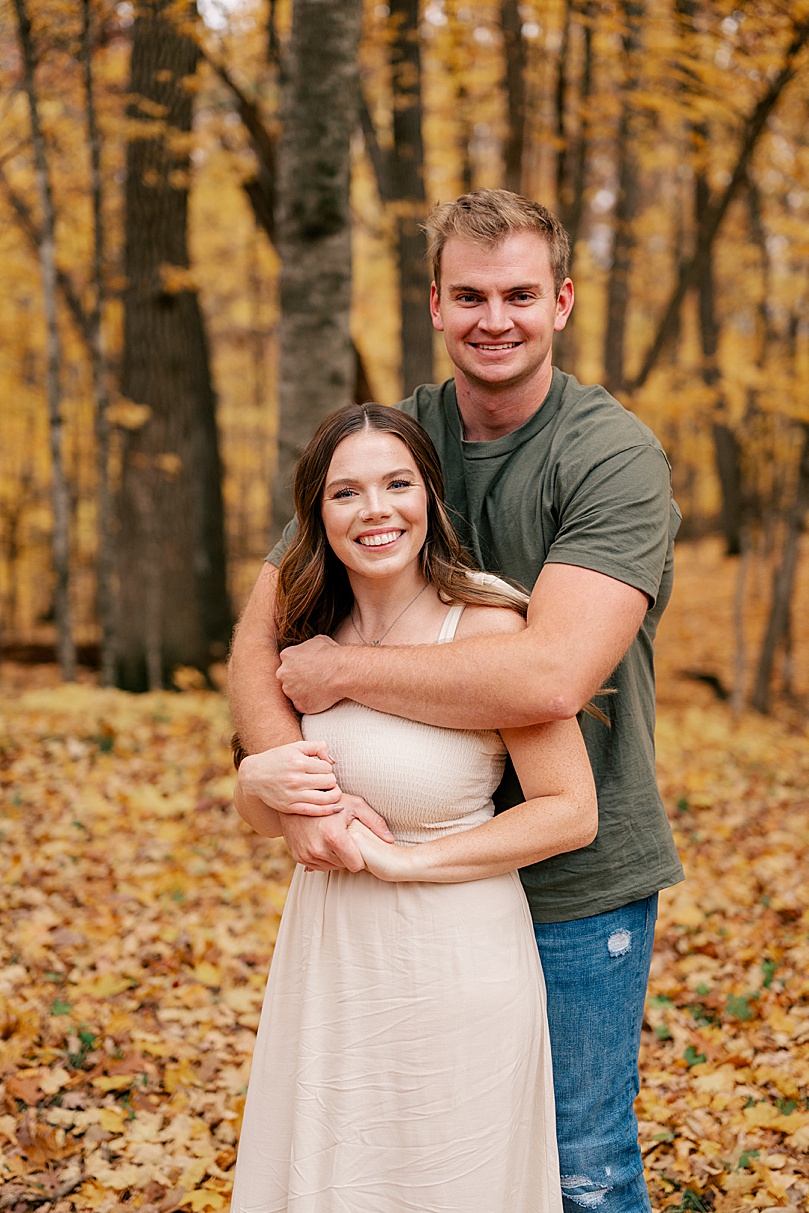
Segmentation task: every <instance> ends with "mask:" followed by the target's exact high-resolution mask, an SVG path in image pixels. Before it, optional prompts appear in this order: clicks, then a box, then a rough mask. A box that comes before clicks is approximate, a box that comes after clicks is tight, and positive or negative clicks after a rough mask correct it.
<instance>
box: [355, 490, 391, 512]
mask: <svg viewBox="0 0 809 1213" xmlns="http://www.w3.org/2000/svg"><path fill="white" fill-rule="evenodd" d="M389 513H390V506H389V504H388V502H387V500H386V498H385V495H384V493H380V492H377V491H375V490H374V491H371V492H370V493H368V494H367V496H366V498H365V501H364V503H363V507H362V509H361V510H360V517H361V518H379V517H380V516H381V515H385V514H389Z"/></svg>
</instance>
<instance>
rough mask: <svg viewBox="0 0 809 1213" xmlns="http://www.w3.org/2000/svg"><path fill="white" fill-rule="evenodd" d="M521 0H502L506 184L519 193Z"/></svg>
mask: <svg viewBox="0 0 809 1213" xmlns="http://www.w3.org/2000/svg"><path fill="white" fill-rule="evenodd" d="M522 24H523V19H522V15H521V13H520V6H519V3H518V0H501V4H500V27H501V29H502V31H503V49H504V52H505V89H506V105H507V109H508V125H507V135H506V143H505V148H504V149H503V161H504V165H503V184H504V186H505V188H506V189H507V190H513V191H514V193H515V194H519V193H520V192H521V191H522V189H523V155H524V152H525V112H526V106H525V71H526V60H527V55H526V53H525V39H524V38H523V34H522Z"/></svg>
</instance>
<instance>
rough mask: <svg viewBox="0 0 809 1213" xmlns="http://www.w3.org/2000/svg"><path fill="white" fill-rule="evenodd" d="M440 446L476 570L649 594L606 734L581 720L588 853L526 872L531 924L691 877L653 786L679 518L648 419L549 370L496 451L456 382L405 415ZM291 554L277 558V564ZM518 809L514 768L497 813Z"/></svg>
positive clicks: (603, 704)
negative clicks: (659, 635) (660, 646)
mask: <svg viewBox="0 0 809 1213" xmlns="http://www.w3.org/2000/svg"><path fill="white" fill-rule="evenodd" d="M399 407H401V408H402V409H404V411H405V412H407V413H410V414H411V415H412V416H414V417H417V418H418V420H419V421H420V422H421V423H422V425H424V426H425V428H426V429H427V430H428V432H429V434H430V437H431V438H432V440H433V442H434V443H435V445H436V447H437V449H438V453H439V456H440V458H441V465H442V468H443V470H444V477H445V499H446V503H447V506H448V508H449V510H450V513H451V517H452V521H453V522H454V524H455V526H456V528H457V530H458V532H459V534H460V536H461V538H462V540H463V542H464V544H465V545H466V547H467V548H468V549H469V551H470V552H471V553H472V554H473V555H474V557H475V558H476V560H477V562H478V564H479V565H480V567H481V568H482V569H485V570H486V571H488V572H491V573H498V574H503V575H505V576H507V577H510V578H512V579H514V580H516V581H518V582H520V583H521V584H522V585H524V586H526V587H527V588H528V589H530V588H531V587H532V586H533V585H534V582H535V581H536V579H537V577H538V576H539V573H540V570H541V569H542V566H543V565H544V564H545V562H546V561H553V562H556V563H561V564H570V565H576V566H579V567H581V568H586V569H592V570H594V571H596V572H599V573H604V574H606V575H607V576H608V577H614V578H616V579H617V580H618V581H623V582H625V583H626V584H628V585H632V586H634V587H636V588H637V589H639V590H642V591H643V593H644V594H646V595H647V597H648V599H649V603H650V606H649V610H648V611H647V614H646V617H645V620H644V623H643V626H642V628H641V630H640V632H639V634H638V636H637V638H636V639H635V640H634V641H633V643H632V645H631V646H630V648H629V650H628V652H627V653H626V655H625V656H624V658H623V660H622V661H621V663H620V665H619V666H618V667H617V669H616V670H615V671H614V672H613V674H612V675H611V677H610V678H609V679H608V681H607V685H608V686H610V687H613V688H614V689H615V692H616V693H615V694H613V695H605V696H603V697H601V698H599V699H598V701H597V702H598V706H599V707H600V708H601V709H602V710H603V711H604V712H605V713H606V714H607V715H608V716H609V718H610V725H609V726H607V725H605V724H604V723H602V722H601V721H599V720H596V719H593V718H592V717H590V716H588V715H586V714H584V713H582V714H580V717H579V723H580V725H581V729H582V733H583V734H584V739H585V743H586V746H587V752H588V754H589V757H590V762H591V764H592V768H593V774H594V777H595V783H596V788H597V790H598V809H599V827H598V835H597V837H596V839H595V841H594V842H592V843H591V844H590V846H588V847H584V848H582V849H581V850H578V851H571V852H568V853H567V854H564V855H557V856H554V857H553V858H551V859H547V860H545V861H544V862H542V863H538V864H533V865H531V866H530V867H527V868H523V869H522V871H521V872H520V875H521V877H522V882H523V886H524V888H525V892H526V895H527V897H528V901H529V904H530V907H531V913H532V917H533V920H534V921H535V922H564V921H568V920H571V919H576V918H586V917H588V916H590V915H592V914H599V913H602V912H604V911H607V910H613V909H617V908H618V907H620V906H622V905H627V904H628V903H629V902H631V901H635V900H637V899H638V898H640V897H648V896H649V895H650V894H652V893H655V892H657V891H658V890H660V889H663V888H667V887H668V886H669V885H672V884H676V883H677V882H678V881H680V880H682V879H683V870H682V866H681V864H680V860H679V857H678V855H677V850H676V848H675V846H674V840H673V838H672V835H671V829H670V827H669V824H668V820H667V818H666V814H665V810H664V808H663V804H662V801H661V799H660V794H659V791H658V788H657V780H656V777H655V759H654V724H655V682H654V663H653V647H652V646H653V641H654V636H655V632H656V630H657V625H658V622H659V620H660V616H661V615H662V613H663V610H664V609H665V607H666V604H667V602H668V600H669V598H670V596H671V589H672V579H673V541H674V536H675V535H676V533H677V528H678V526H679V523H680V513H679V511H678V509H677V506H676V504H675V503H674V501H673V499H672V495H671V476H670V468H669V465H668V462H667V460H666V457H665V454H664V453H663V450H662V448H661V446H660V443H659V442H658V441H657V439H656V438H655V436H654V435H653V434H652V432H651V430H649V429H648V428H647V427H646V426H645V425H643V423H642V422H641V421H639V420H638V418H637V417H635V416H634V415H633V414H632V413H630V412H628V411H627V410H626V409H624V408H623V407H622V406H621V405H620V404H619V403H618V402H617V401H616V400H615V399H613V397H611V396H610V395H609V394H608V393H607V392H606V391H605V390H604V389H603V388H601V387H583V386H582V385H581V384H580V383H578V381H577V380H576V379H574V378H573V376H571V375H566V374H564V373H563V372H561V371H559V370H556V369H554V372H553V379H552V383H551V387H550V390H549V392H548V395H547V396H546V398H545V400H544V401H543V402H542V404H541V406H540V407H539V408H538V409H537V411H536V413H534V415H533V416H532V417H530V418H529V420H528V421H526V422H525V424H524V425H522V426H521V427H520V428H519V429H517V430H514V431H513V432H512V433H510V434H506V435H505V436H504V437H502V438H495V439H493V440H491V441H489V442H467V441H465V440H464V437H463V426H462V423H461V417H460V413H459V411H458V403H457V398H456V394H455V384H454V381H453V380H447V382H446V383H444V384H442V385H441V386H435V385H427V386H423V387H420V388H417V389H416V391H415V393H414V394H413V396H411V397H410V398H409V399H407V400H405V401H403V402H402V404H401V405H400V406H399ZM285 546H286V544H285V543H284V541H282V542H281V544H278V545H276V547H275V548H274V549H273V551H272V552H271V553H270V556H269V559H270V560H271V561H272V562H273V563H276V564H277V563H278V561H279V560H280V558H281V555H282V554H283V551H284V548H285ZM520 799H522V795H521V793H520V789H519V784H518V783H517V781H516V778H515V776H514V773H513V770H512V769H509V770H507V772H506V776H505V778H504V781H503V784H502V785H501V788H500V791H499V793H498V798H497V802H498V809H504V808H507V807H509V806H510V805H511V804H515V803H517V802H518V801H519V800H520Z"/></svg>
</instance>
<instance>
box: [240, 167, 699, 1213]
mask: <svg viewBox="0 0 809 1213" xmlns="http://www.w3.org/2000/svg"><path fill="white" fill-rule="evenodd" d="M427 233H428V237H429V239H430V256H431V259H432V264H433V271H434V281H433V285H432V288H431V296H430V309H431V313H432V318H433V324H434V326H435V328H437V329H439V330H440V331H441V332H442V333H443V335H444V340H445V343H446V346H447V350H448V353H449V355H450V357H451V359H452V362H453V364H454V368H455V369H454V376H453V378H452V379H451V380H448V381H447V382H446V383H445V384H443V385H442V386H439V387H436V386H425V387H421V388H419V389H417V391H416V392H415V393H414V395H413V396H412V397H411V398H410V399H408V400H406V401H404V402H403V403H402V404H401V405H400V406H399V408H398V409H387V408H382V407H380V406H377V405H352V406H348V407H347V408H345V409H341V410H339V411H338V412H337V413H335V414H332V415H331V416H330V417H328V418H326V420H325V421H324V422H323V423H322V425H321V426H320V427H319V429H318V431H317V433H316V434H315V436H314V438H313V439H312V441H311V442H310V444H309V446H308V447H307V448H306V450H305V451H304V454H303V456H302V458H301V460H300V462H299V464H298V467H297V470H296V475H295V486H294V488H295V505H296V512H297V527H290V528H288V531H287V532H286V533H285V537H284V539H283V540H282V542H281V543H280V544H279V545H277V546H276V548H274V549H273V551H272V553H271V554H270V557H269V559H268V563H267V564H266V565H265V568H264V570H263V571H262V574H261V576H260V577H259V580H258V582H257V585H256V587H255V589H254V591H253V594H252V596H251V599H250V602H249V604H248V606H247V608H246V611H245V613H244V616H243V618H242V621H241V623H240V626H239V629H238V632H237V637H236V641H235V644H234V651H233V656H232V661H231V700H232V706H233V710H234V715H235V719H236V725H237V729H238V733H239V736H240V738H241V743H242V745H243V747H244V750H245V752H246V753H247V755H248V756H247V757H245V758H244V760H243V761H242V763H241V767H240V772H239V781H238V785H237V791H236V805H237V808H238V810H239V812H240V813H241V815H242V816H243V817H244V818H245V820H246V821H248V822H249V823H250V824H251V825H252V826H253V827H254V828H255V829H256V830H257V831H258V832H259V833H262V834H265V835H279V834H283V835H284V837H285V839H286V841H287V844H288V846H289V848H290V850H291V852H292V854H293V857H294V858H295V859H296V860H297V861H298V863H297V867H296V870H295V875H294V877H293V881H292V885H291V888H290V894H289V900H288V903H287V907H286V909H285V912H284V917H283V920H282V924H281V929H280V932H279V937H278V943H277V946H276V951H275V955H274V957H273V963H272V968H271V973H270V980H269V983H268V989H267V996H266V1000H265V1004H264V1009H263V1011H262V1017H261V1024H260V1027H259V1035H258V1040H257V1044H256V1052H255V1056H254V1060H253V1069H252V1074H251V1079H250V1087H249V1091H248V1096H247V1103H246V1108H245V1119H244V1126H243V1130H242V1138H241V1142H240V1146H239V1158H238V1162H237V1169H236V1182H235V1188H234V1195H233V1205H232V1210H233V1213H248V1211H250V1213H259V1211H262V1213H338V1211H339V1213H411V1211H412V1213H450V1211H451V1213H559V1211H560V1210H565V1213H573V1211H574V1210H580V1209H583V1208H584V1209H598V1210H600V1211H601V1213H648V1211H649V1209H650V1205H649V1198H648V1194H647V1191H646V1187H645V1183H644V1179H643V1168H642V1162H641V1158H640V1152H639V1149H638V1142H637V1123H636V1120H635V1115H634V1111H633V1101H634V1097H635V1095H636V1094H637V1090H638V1069H637V1063H638V1048H639V1042H640V1030H641V1023H642V1018H643V1005H644V996H645V991H646V983H647V980H648V972H649V964H650V960H651V950H652V941H653V935H654V923H655V917H656V905H657V893H658V891H659V890H660V889H662V888H665V887H667V886H669V885H671V884H674V883H676V882H677V881H679V880H680V879H682V868H681V866H680V862H679V859H678V857H677V853H676V850H675V847H674V844H673V840H672V837H671V831H670V829H669V826H668V823H667V820H666V815H665V812H664V810H663V806H662V803H661V800H660V796H659V793H658V790H657V784H656V780H655V771H654V740H653V734H654V670H653V641H654V636H655V632H656V629H657V625H658V622H659V619H660V616H661V614H662V612H663V610H664V608H665V606H666V603H667V601H668V598H669V596H670V593H671V587H672V576H673V564H672V548H673V540H674V536H675V533H676V530H677V526H678V523H679V513H678V511H677V508H676V505H675V504H674V502H673V500H672V496H671V486H670V469H669V466H668V463H667V461H666V458H665V455H664V453H663V451H662V449H661V447H660V445H659V443H658V442H657V440H656V439H655V438H654V436H653V435H652V434H651V432H650V431H649V430H648V429H647V428H646V427H645V426H644V425H642V423H641V422H639V421H638V419H637V418H636V417H634V416H633V415H632V414H631V413H628V412H626V411H625V410H624V409H623V408H622V407H621V406H620V405H619V404H618V403H617V402H616V401H615V400H614V399H613V398H612V397H610V396H609V395H608V394H607V393H606V392H605V391H604V390H603V389H602V388H600V387H583V386H581V385H580V384H579V383H578V382H577V381H576V380H575V379H574V378H573V377H572V376H569V375H566V374H564V373H562V372H561V371H559V370H558V369H556V368H554V367H553V365H552V344H553V336H554V333H555V332H558V331H560V330H561V329H563V328H564V327H565V324H566V323H567V319H568V317H569V315H570V310H571V308H572V306H573V285H572V283H571V281H570V279H569V278H568V276H567V270H568V262H569V245H568V240H567V236H566V234H565V232H564V229H563V228H562V227H561V225H560V224H559V223H558V221H557V220H556V219H555V217H554V216H553V215H552V214H551V213H550V212H549V211H547V210H546V209H545V208H544V207H542V206H539V205H538V204H536V203H534V202H531V201H529V200H527V199H525V198H521V197H519V196H518V195H515V194H511V193H508V192H506V191H501V190H481V191H476V192H475V193H472V194H467V195H463V196H462V197H460V198H458V199H457V200H456V201H455V202H452V203H447V204H443V205H440V206H438V207H436V208H435V209H434V210H433V212H432V213H431V215H430V218H429V221H428V224H427ZM419 423H420V424H419ZM422 427H423V428H422ZM425 430H426V433H425ZM504 578H505V579H507V580H503V579H504ZM514 583H519V584H520V585H522V586H525V587H528V590H529V593H528V594H527V595H523V594H522V593H521V592H520V591H519V590H517V589H515V588H514ZM427 646H429V649H428V647H427ZM598 692H606V693H603V694H598ZM594 697H595V698H594ZM299 713H300V715H299ZM577 716H578V719H577ZM517 869H519V877H518V876H517V875H516V871H517Z"/></svg>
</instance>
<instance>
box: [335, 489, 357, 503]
mask: <svg viewBox="0 0 809 1213" xmlns="http://www.w3.org/2000/svg"><path fill="white" fill-rule="evenodd" d="M353 492H354V490H353V489H338V490H337V492H336V493H335V494H334V496H333V497H332V501H340V500H342V499H343V498H345V497H351V496H352V494H353Z"/></svg>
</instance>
